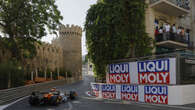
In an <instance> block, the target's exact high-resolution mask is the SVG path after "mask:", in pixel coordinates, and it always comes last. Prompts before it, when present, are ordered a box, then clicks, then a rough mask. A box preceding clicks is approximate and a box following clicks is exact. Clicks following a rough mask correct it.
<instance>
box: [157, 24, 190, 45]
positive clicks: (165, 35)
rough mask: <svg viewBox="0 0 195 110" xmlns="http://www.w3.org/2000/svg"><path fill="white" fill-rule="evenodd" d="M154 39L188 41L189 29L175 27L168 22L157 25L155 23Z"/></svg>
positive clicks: (158, 40)
mask: <svg viewBox="0 0 195 110" xmlns="http://www.w3.org/2000/svg"><path fill="white" fill-rule="evenodd" d="M154 34H155V39H156V41H157V42H160V41H166V40H172V41H177V42H182V43H189V41H190V30H189V29H185V28H184V27H181V26H179V27H176V25H175V24H173V25H170V24H169V23H164V24H163V25H162V26H159V25H158V23H155V33H154Z"/></svg>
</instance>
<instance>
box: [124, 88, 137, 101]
mask: <svg viewBox="0 0 195 110" xmlns="http://www.w3.org/2000/svg"><path fill="white" fill-rule="evenodd" d="M121 99H122V100H128V101H138V86H137V85H121Z"/></svg>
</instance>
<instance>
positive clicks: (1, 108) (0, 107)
mask: <svg viewBox="0 0 195 110" xmlns="http://www.w3.org/2000/svg"><path fill="white" fill-rule="evenodd" d="M27 97H29V96H26V97H23V98H20V99H18V100H16V101H14V102H12V103H10V104H7V105H3V106H0V110H4V109H6V108H7V107H9V106H11V105H13V104H15V103H17V102H19V101H21V100H24V99H26V98H27Z"/></svg>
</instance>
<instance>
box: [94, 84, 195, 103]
mask: <svg viewBox="0 0 195 110" xmlns="http://www.w3.org/2000/svg"><path fill="white" fill-rule="evenodd" d="M91 90H92V93H93V95H94V96H96V97H98V98H103V99H116V100H125V101H135V102H144V103H152V104H168V105H185V104H191V103H195V95H194V91H195V85H125V84H121V85H117V84H103V83H91Z"/></svg>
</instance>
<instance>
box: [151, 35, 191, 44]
mask: <svg viewBox="0 0 195 110" xmlns="http://www.w3.org/2000/svg"><path fill="white" fill-rule="evenodd" d="M155 38H156V39H155V40H156V42H162V41H167V40H171V41H175V42H179V43H184V44H188V45H190V44H191V43H192V42H190V41H189V40H187V39H188V38H186V36H181V35H178V34H173V33H163V34H159V35H157V36H155Z"/></svg>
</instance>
